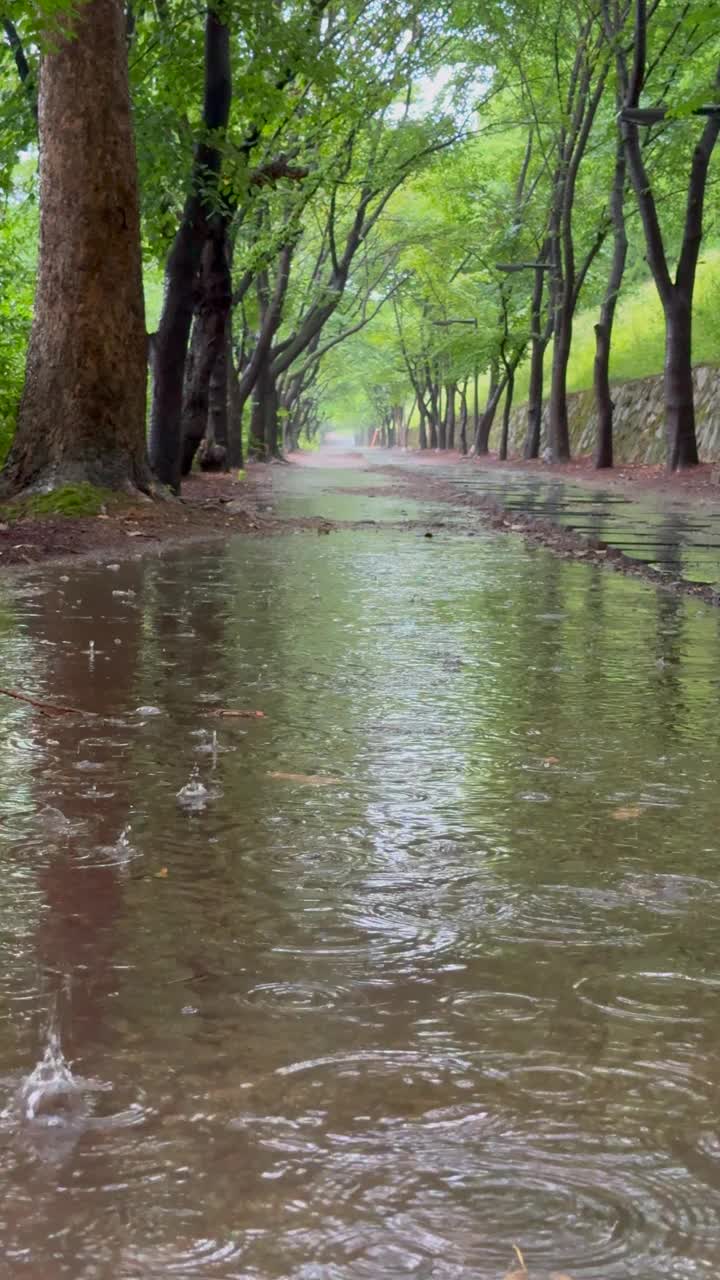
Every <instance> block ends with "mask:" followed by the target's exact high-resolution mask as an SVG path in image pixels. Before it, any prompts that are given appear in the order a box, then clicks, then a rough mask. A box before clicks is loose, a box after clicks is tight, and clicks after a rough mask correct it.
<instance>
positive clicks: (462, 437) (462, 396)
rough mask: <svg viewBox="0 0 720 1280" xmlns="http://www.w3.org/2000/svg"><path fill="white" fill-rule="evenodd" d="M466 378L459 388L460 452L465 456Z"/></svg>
mask: <svg viewBox="0 0 720 1280" xmlns="http://www.w3.org/2000/svg"><path fill="white" fill-rule="evenodd" d="M467 384H468V380H467V378H466V379H465V381H464V382H463V384H462V386H461V388H460V441H459V443H460V452H461V454H462V455H463V457H465V454H466V453H467V424H468V398H467Z"/></svg>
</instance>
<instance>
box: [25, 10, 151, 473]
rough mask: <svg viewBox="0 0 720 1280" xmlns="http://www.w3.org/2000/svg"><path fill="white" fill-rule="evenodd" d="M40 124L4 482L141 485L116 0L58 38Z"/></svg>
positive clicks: (138, 365)
mask: <svg viewBox="0 0 720 1280" xmlns="http://www.w3.org/2000/svg"><path fill="white" fill-rule="evenodd" d="M39 127H40V255H39V263H38V280H37V290H36V296H35V311H34V316H33V324H32V331H31V334H30V344H29V349H28V356H27V367H26V374H25V389H24V391H23V397H22V401H21V404H20V410H19V416H18V426H17V432H16V435H15V440H14V443H13V446H12V449H11V451H10V455H9V457H8V460H7V464H6V466H5V469H4V472H3V475H2V488H3V490H4V491H5V492H18V491H21V490H23V489H27V488H34V489H41V490H46V491H47V490H50V489H55V488H58V487H60V486H62V485H65V484H69V483H73V484H75V483H79V482H83V481H87V482H89V483H91V484H95V485H102V486H104V487H107V488H112V489H128V490H137V489H143V490H147V489H148V488H149V486H150V472H149V468H148V464H147V457H146V452H145V389H146V383H147V338H146V333H145V313H144V304H143V289H142V265H141V248H140V219H139V207H138V187H137V167H136V161H135V146H134V141H133V131H132V120H131V114H130V95H129V91H128V77H127V52H126V47H125V25H124V16H123V11H122V7H121V5H120V4H119V3H118V0H88V2H87V3H86V4H84V5H83V6H81V8H80V9H78V11H77V14H75V15H74V17H73V34H72V38H70V39H68V40H65V39H64V38H63V37H62V35H61V34H60V35H58V36H57V37H56V48H55V51H54V52H52V53H48V54H47V55H46V57H45V61H44V64H43V68H42V73H41V87H40V102H39ZM79 148H81V150H79Z"/></svg>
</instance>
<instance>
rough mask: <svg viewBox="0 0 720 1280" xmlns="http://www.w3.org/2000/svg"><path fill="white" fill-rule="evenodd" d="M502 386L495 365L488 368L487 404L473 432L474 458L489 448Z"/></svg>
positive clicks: (486, 451)
mask: <svg viewBox="0 0 720 1280" xmlns="http://www.w3.org/2000/svg"><path fill="white" fill-rule="evenodd" d="M503 389H504V384H503V382H502V381H498V371H497V368H496V366H495V365H491V367H490V386H489V388H488V398H487V404H486V405H485V411H484V413H483V414H482V416H481V417H480V420H479V422H478V424H477V429H476V431H475V440H474V442H473V453H474V454H475V455H476V456H480V455H482V454H486V453H488V451H489V448H490V432H491V431H492V425H493V422H494V421H495V411H496V409H497V407H498V404H499V402H500V397H501V395H502V393H503Z"/></svg>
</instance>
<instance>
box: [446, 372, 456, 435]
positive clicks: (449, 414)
mask: <svg viewBox="0 0 720 1280" xmlns="http://www.w3.org/2000/svg"><path fill="white" fill-rule="evenodd" d="M456 390H457V387H456V384H455V383H454V382H448V383H447V385H446V387H445V395H446V397H447V403H446V405H445V422H446V424H447V425H446V430H445V440H446V444H447V447H448V449H454V448H455V421H456V419H455V392H456Z"/></svg>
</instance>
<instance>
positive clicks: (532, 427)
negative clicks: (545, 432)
mask: <svg viewBox="0 0 720 1280" xmlns="http://www.w3.org/2000/svg"><path fill="white" fill-rule="evenodd" d="M547 253H548V247H547V245H546V246H545V248H544V250H543V255H542V259H541V260H542V262H543V263H544V262H545V259H546V257H547ZM544 289H545V271H544V270H543V268H542V267H538V268H537V270H536V271H535V284H534V287H533V298H532V308H531V317H532V318H531V327H532V338H531V347H530V384H529V387H528V405H527V436H526V437H525V448H524V450H523V456H524V457H526V458H538V457H539V456H540V437H541V435H542V413H543V382H544V372H545V352H546V350H547V344H548V342H549V341H550V338H551V337H552V329H553V312H552V307H549V308H548V316H547V320H546V322H545V325H544V326H543V325H542V300H543V292H544Z"/></svg>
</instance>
